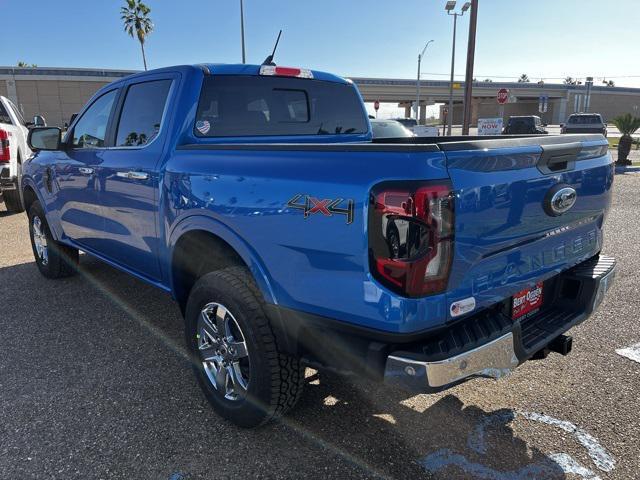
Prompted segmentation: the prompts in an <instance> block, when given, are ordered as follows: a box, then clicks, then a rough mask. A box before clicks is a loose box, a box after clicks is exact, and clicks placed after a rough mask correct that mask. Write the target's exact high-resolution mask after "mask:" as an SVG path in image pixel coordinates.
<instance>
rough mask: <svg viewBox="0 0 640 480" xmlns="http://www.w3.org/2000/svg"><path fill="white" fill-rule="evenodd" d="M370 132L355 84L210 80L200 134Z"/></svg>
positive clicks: (236, 77) (206, 83) (283, 79)
mask: <svg viewBox="0 0 640 480" xmlns="http://www.w3.org/2000/svg"><path fill="white" fill-rule="evenodd" d="M367 131H368V126H367V120H366V116H365V111H364V108H363V106H362V102H361V100H360V97H359V95H358V93H357V91H356V89H355V87H354V86H353V85H350V84H341V83H335V82H324V81H319V80H308V79H299V78H286V77H265V76H248V75H244V76H243V75H218V76H216V75H213V76H208V77H206V78H205V80H204V84H203V86H202V93H201V95H200V103H199V105H198V112H197V116H196V124H195V130H194V132H195V134H196V135H197V136H199V137H244V136H266V135H336V134H363V133H366V132H367Z"/></svg>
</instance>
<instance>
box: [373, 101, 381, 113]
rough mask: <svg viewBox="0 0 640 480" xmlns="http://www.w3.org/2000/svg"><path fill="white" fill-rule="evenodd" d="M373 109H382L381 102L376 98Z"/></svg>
mask: <svg viewBox="0 0 640 480" xmlns="http://www.w3.org/2000/svg"><path fill="white" fill-rule="evenodd" d="M373 109H374V110H375V111H376V112H377V111H378V110H380V102H379V101H378V100H376V101H375V102H373Z"/></svg>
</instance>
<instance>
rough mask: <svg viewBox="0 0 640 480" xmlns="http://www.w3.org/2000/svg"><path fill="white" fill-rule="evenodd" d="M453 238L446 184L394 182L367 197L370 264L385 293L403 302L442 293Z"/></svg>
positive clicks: (452, 214)
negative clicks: (398, 296) (403, 298)
mask: <svg viewBox="0 0 640 480" xmlns="http://www.w3.org/2000/svg"><path fill="white" fill-rule="evenodd" d="M453 235H454V201H453V195H452V192H451V187H450V186H449V185H445V184H442V183H438V184H429V183H417V182H398V183H396V182H394V183H385V184H381V185H379V186H377V187H376V188H374V190H373V191H372V192H371V200H370V208H369V257H370V259H369V261H370V266H371V271H372V273H373V275H374V276H375V278H376V279H377V280H378V281H380V282H381V283H382V284H383V285H385V286H387V287H388V288H389V289H391V290H393V291H395V292H398V293H400V294H402V295H405V296H408V297H421V296H427V295H432V294H436V293H441V292H443V291H444V290H445V289H446V288H447V283H448V281H449V273H450V271H451V262H452V259H453Z"/></svg>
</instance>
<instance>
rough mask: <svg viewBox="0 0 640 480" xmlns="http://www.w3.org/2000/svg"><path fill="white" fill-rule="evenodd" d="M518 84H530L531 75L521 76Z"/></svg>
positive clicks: (524, 74)
mask: <svg viewBox="0 0 640 480" xmlns="http://www.w3.org/2000/svg"><path fill="white" fill-rule="evenodd" d="M518 83H529V75H527V74H526V73H523V74H522V75H520V78H519V79H518Z"/></svg>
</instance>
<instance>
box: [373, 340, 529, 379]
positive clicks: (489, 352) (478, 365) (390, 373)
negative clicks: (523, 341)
mask: <svg viewBox="0 0 640 480" xmlns="http://www.w3.org/2000/svg"><path fill="white" fill-rule="evenodd" d="M518 364H519V361H518V357H517V356H516V352H515V350H514V348H513V334H512V333H511V332H509V333H507V334H506V335H503V336H502V337H499V338H497V339H496V340H492V341H491V342H489V343H487V344H485V345H482V346H481V347H477V348H474V349H473V350H469V351H468V352H464V353H461V354H459V355H456V356H454V357H450V358H445V359H444V360H438V361H433V362H428V361H420V360H414V359H412V358H407V357H400V356H396V355H389V358H388V359H387V366H386V369H385V372H384V377H385V381H386V382H388V383H401V384H402V385H403V386H405V387H408V388H409V389H411V390H418V391H420V390H423V388H424V387H427V388H429V389H438V388H442V387H445V386H446V385H449V384H453V383H456V382H459V381H460V380H464V379H465V378H468V377H471V376H478V377H490V378H501V377H504V376H506V375H508V374H510V373H511V372H512V371H513V370H514V369H515V368H516V367H517V366H518Z"/></svg>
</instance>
